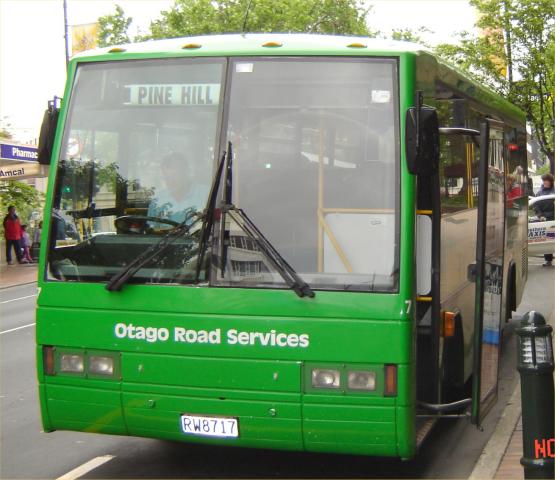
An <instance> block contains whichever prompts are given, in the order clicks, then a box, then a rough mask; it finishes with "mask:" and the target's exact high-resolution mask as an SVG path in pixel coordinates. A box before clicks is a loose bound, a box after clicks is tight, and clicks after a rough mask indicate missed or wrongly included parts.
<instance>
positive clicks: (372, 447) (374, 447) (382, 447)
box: [305, 442, 398, 457]
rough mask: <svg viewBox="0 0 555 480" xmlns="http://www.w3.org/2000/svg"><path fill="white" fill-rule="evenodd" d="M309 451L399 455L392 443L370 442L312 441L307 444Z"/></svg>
mask: <svg viewBox="0 0 555 480" xmlns="http://www.w3.org/2000/svg"><path fill="white" fill-rule="evenodd" d="M305 450H306V451H308V452H320V453H346V454H354V455H374V456H380V457H397V456H398V453H397V449H396V448H395V445H393V444H391V443H383V444H369V443H348V442H344V443H335V442H333V443H326V442H310V443H309V444H306V445H305Z"/></svg>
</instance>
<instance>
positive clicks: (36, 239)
mask: <svg viewBox="0 0 555 480" xmlns="http://www.w3.org/2000/svg"><path fill="white" fill-rule="evenodd" d="M41 233H42V220H41V221H40V222H39V224H38V226H37V227H36V228H35V233H33V243H32V244H31V256H32V257H33V258H35V259H38V258H39V253H40V236H41Z"/></svg>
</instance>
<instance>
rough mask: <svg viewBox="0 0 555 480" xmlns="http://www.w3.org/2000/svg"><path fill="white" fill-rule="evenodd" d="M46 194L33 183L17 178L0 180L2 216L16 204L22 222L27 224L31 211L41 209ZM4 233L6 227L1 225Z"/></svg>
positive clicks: (0, 227)
mask: <svg viewBox="0 0 555 480" xmlns="http://www.w3.org/2000/svg"><path fill="white" fill-rule="evenodd" d="M43 199H44V195H43V194H42V193H40V192H39V191H37V190H36V189H35V187H33V186H32V185H28V184H26V183H23V182H17V181H15V180H9V181H2V182H0V211H1V212H2V218H4V215H6V213H7V212H8V207H9V206H10V205H13V206H15V209H16V211H17V214H18V215H19V218H20V219H21V223H22V224H25V223H27V221H28V220H29V217H30V215H31V213H33V212H35V211H40V210H41V208H42V202H43ZM0 230H1V231H2V235H3V234H4V227H3V226H1V225H0Z"/></svg>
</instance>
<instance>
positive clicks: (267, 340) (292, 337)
mask: <svg viewBox="0 0 555 480" xmlns="http://www.w3.org/2000/svg"><path fill="white" fill-rule="evenodd" d="M114 333H115V335H116V337H118V338H129V339H133V340H144V341H146V342H149V343H154V342H167V341H168V340H170V339H171V340H172V341H174V342H180V343H207V344H216V345H219V344H221V343H222V338H223V340H224V341H225V343H227V344H228V345H252V346H254V345H257V346H262V347H290V348H307V347H308V345H309V342H310V338H309V336H308V334H306V333H301V334H297V333H284V332H278V331H276V330H270V331H269V332H242V331H239V330H236V329H234V328H231V329H229V330H227V331H225V335H224V337H222V330H221V329H220V328H216V329H214V330H192V329H186V328H183V327H174V328H173V331H172V334H171V336H170V330H169V329H167V328H164V327H162V328H156V327H142V326H139V325H133V324H132V323H130V324H125V323H117V324H116V326H115V328H114Z"/></svg>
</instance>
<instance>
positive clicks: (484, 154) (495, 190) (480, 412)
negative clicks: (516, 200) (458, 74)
mask: <svg viewBox="0 0 555 480" xmlns="http://www.w3.org/2000/svg"><path fill="white" fill-rule="evenodd" d="M503 148H504V145H503V124H501V123H500V122H497V121H494V120H486V122H484V123H483V124H482V127H481V132H480V164H479V177H478V190H479V199H478V229H477V242H476V271H475V274H476V302H475V310H474V365H473V367H474V371H473V373H474V375H473V385H472V423H474V424H476V425H477V426H479V425H480V423H481V422H482V419H483V418H484V417H485V415H486V414H487V413H488V411H489V410H490V408H491V407H492V406H493V405H494V404H495V402H496V400H497V380H498V378H497V377H498V367H499V346H500V345H499V341H500V329H501V297H502V288H503V248H504V234H505V224H504V218H505V210H504V209H505V201H504V196H505V181H504V171H503V165H504V162H503V152H504V150H503Z"/></svg>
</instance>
